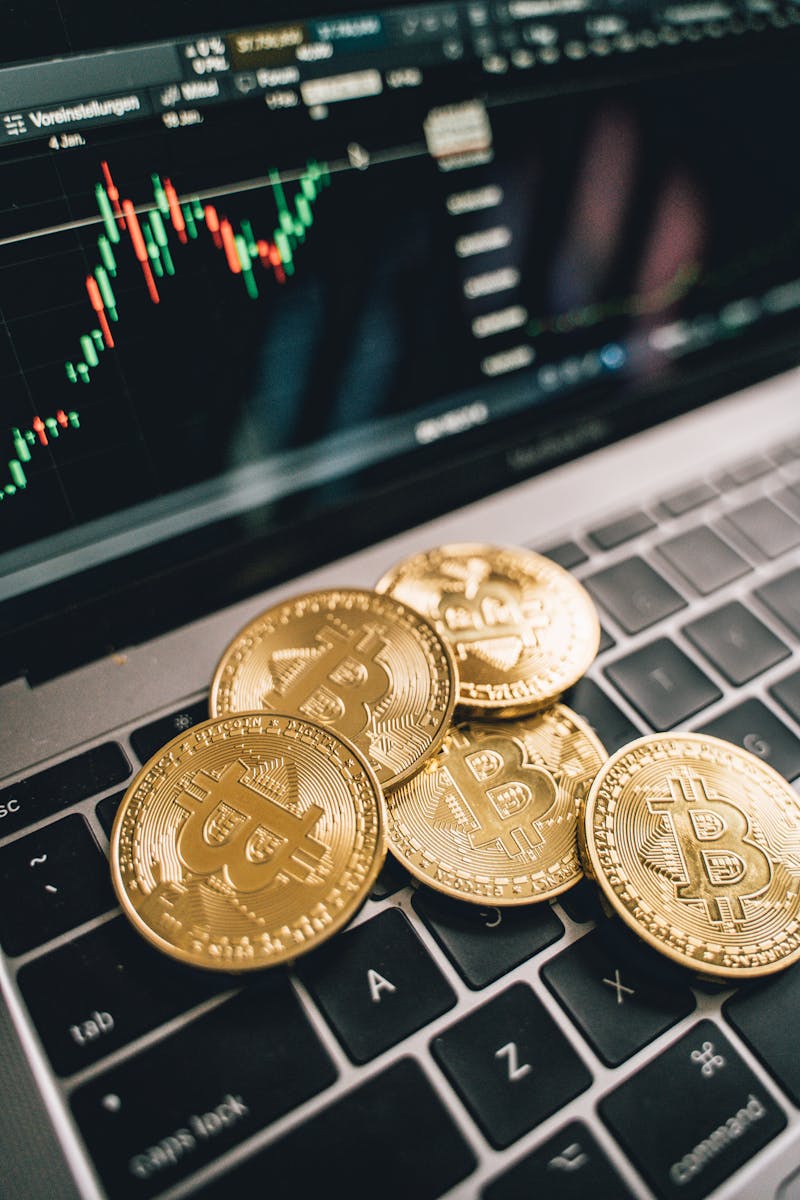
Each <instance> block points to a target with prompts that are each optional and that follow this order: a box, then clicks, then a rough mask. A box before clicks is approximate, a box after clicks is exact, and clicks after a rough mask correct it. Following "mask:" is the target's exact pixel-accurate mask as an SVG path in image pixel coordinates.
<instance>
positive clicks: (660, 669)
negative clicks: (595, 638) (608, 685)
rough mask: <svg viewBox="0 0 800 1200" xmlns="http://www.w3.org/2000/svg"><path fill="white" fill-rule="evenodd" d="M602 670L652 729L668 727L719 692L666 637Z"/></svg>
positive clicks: (709, 700) (699, 707)
mask: <svg viewBox="0 0 800 1200" xmlns="http://www.w3.org/2000/svg"><path fill="white" fill-rule="evenodd" d="M605 673H606V675H607V676H608V678H609V679H610V680H611V681H612V682H613V683H615V684H616V686H617V687H618V688H619V690H620V691H621V692H622V694H623V695H624V696H626V697H627V698H628V700H629V701H630V702H631V704H632V705H633V707H634V708H635V709H636V710H637V711H638V712H640V713H641V714H642V716H643V717H644V718H645V720H646V721H648V722H649V724H650V725H651V726H652V727H653V729H658V730H664V729H671V728H672V727H673V725H678V724H680V722H681V721H685V720H686V719H687V717H691V716H693V715H694V714H695V713H697V712H700V710H701V709H703V708H705V707H706V705H708V704H711V703H712V701H714V700H718V699H719V698H720V696H721V695H722V692H720V690H719V688H718V687H717V686H716V684H713V683H712V682H711V680H710V679H709V678H708V677H707V676H706V675H704V674H703V672H702V671H701V670H700V668H699V667H696V666H695V665H694V663H693V662H692V661H691V660H690V659H688V658H687V657H686V655H685V654H684V653H683V652H682V651H681V650H679V649H678V647H677V646H675V645H674V644H673V643H672V642H671V641H669V639H668V638H659V639H658V640H657V641H655V642H650V644H649V645H647V646H642V648H641V649H640V650H634V652H633V653H632V654H628V655H626V656H625V657H624V658H618V659H617V661H616V662H613V663H610V664H609V665H608V666H607V667H606V669H605Z"/></svg>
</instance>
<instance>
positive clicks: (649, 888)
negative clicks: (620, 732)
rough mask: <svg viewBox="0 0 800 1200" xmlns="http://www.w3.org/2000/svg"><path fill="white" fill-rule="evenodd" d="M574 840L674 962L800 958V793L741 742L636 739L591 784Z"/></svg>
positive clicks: (725, 963) (730, 971) (705, 965)
mask: <svg viewBox="0 0 800 1200" xmlns="http://www.w3.org/2000/svg"><path fill="white" fill-rule="evenodd" d="M579 846H580V851H581V857H582V859H583V863H584V868H585V870H586V873H587V875H589V876H592V877H594V879H595V880H596V882H597V883H598V885H599V887H600V889H601V892H602V894H603V896H604V898H605V901H606V904H607V906H608V907H610V909H611V910H612V911H613V912H614V913H617V914H618V915H619V916H620V917H622V919H623V920H624V921H625V922H626V923H627V924H628V925H629V926H630V927H631V928H632V929H633V930H634V932H635V933H637V934H638V935H639V937H640V938H642V939H643V940H644V941H646V942H648V943H649V944H650V945H651V946H654V947H655V948H656V949H657V950H660V951H662V952H663V953H664V954H666V955H668V956H669V957H670V958H671V959H673V960H674V961H675V962H677V963H680V964H682V965H683V966H686V967H690V968H691V969H693V970H694V971H696V972H698V973H700V974H703V975H709V976H714V977H723V978H726V979H745V978H748V977H750V976H757V975H767V974H770V973H771V972H773V971H778V970H781V969H782V968H783V967H786V966H788V965H789V964H790V963H792V962H795V961H796V960H797V959H798V958H800V797H798V796H797V794H796V793H795V792H794V790H793V789H792V788H791V787H790V786H789V784H788V783H787V782H786V781H785V780H784V779H783V778H782V777H781V776H780V775H778V774H777V772H776V771H773V770H772V768H771V767H768V766H766V764H765V763H763V762H761V761H760V759H758V758H756V757H755V756H754V755H752V754H748V753H747V751H745V750H740V749H739V748H738V747H737V746H734V745H731V744H730V743H728V742H723V741H721V740H719V739H718V738H713V737H707V736H705V735H704V734H699V733H673V734H653V735H650V736H648V737H643V738H639V739H638V740H637V741H635V742H631V744H630V745H628V746H624V747H623V748H622V749H621V750H620V751H618V753H617V754H615V755H614V756H613V757H612V758H611V759H609V761H608V762H607V763H606V764H605V766H604V767H603V769H602V770H601V771H600V773H599V775H598V776H597V779H596V780H595V782H594V784H593V785H592V789H591V791H590V793H589V796H588V799H587V801H586V807H585V813H584V816H583V819H582V821H581V822H580V823H579Z"/></svg>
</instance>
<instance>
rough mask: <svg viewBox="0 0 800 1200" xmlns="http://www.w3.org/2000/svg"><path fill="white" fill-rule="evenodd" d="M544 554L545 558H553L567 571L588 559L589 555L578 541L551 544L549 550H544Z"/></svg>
mask: <svg viewBox="0 0 800 1200" xmlns="http://www.w3.org/2000/svg"><path fill="white" fill-rule="evenodd" d="M542 554H543V555H544V556H545V558H552V560H553V562H556V563H558V565H559V566H560V567H563V568H564V570H565V571H571V570H572V568H573V567H578V566H580V564H581V563H585V562H586V561H587V555H586V554H584V552H583V550H581V548H580V546H579V545H578V544H577V543H576V542H561V543H559V545H558V546H551V547H550V549H549V550H542Z"/></svg>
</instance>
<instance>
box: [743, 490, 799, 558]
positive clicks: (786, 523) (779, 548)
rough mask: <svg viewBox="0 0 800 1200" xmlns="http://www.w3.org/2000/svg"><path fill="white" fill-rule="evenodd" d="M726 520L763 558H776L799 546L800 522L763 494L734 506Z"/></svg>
mask: <svg viewBox="0 0 800 1200" xmlns="http://www.w3.org/2000/svg"><path fill="white" fill-rule="evenodd" d="M728 520H729V521H731V523H732V524H733V525H735V527H736V528H737V529H738V530H739V532H740V533H741V534H742V535H743V536H744V537H745V538H746V539H747V541H748V542H749V543H750V544H751V545H752V546H754V547H755V549H756V550H758V551H759V553H760V554H764V555H766V557H767V558H778V557H779V556H780V555H781V554H785V553H786V551H787V550H792V549H793V548H794V547H795V546H800V525H798V524H797V522H796V521H795V520H794V519H793V518H792V517H790V516H789V514H788V513H787V512H784V511H783V509H782V508H778V506H777V504H773V502H772V501H771V500H767V499H766V498H765V497H762V498H761V499H760V500H754V501H753V502H752V503H751V504H745V505H744V506H743V507H742V508H737V509H736V511H735V512H732V513H729V514H728Z"/></svg>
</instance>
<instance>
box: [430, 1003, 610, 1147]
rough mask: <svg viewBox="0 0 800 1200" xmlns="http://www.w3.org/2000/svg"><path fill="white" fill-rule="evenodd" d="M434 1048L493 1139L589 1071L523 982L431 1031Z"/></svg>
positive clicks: (514, 1134)
mask: <svg viewBox="0 0 800 1200" xmlns="http://www.w3.org/2000/svg"><path fill="white" fill-rule="evenodd" d="M431 1049H432V1051H433V1054H434V1057H435V1058H436V1060H437V1062H438V1063H439V1066H440V1067H441V1068H442V1070H443V1071H444V1073H445V1074H446V1075H447V1077H448V1078H449V1080H450V1082H451V1083H452V1085H453V1087H454V1088H455V1089H456V1091H457V1092H458V1094H459V1095H460V1096H461V1099H462V1100H463V1101H464V1103H465V1104H466V1106H467V1108H468V1109H469V1110H470V1112H471V1113H472V1115H473V1117H474V1118H475V1120H476V1121H477V1123H478V1125H480V1127H481V1129H482V1130H483V1132H484V1133H485V1134H486V1137H487V1138H488V1139H489V1141H490V1142H491V1144H492V1145H493V1146H495V1147H496V1148H498V1149H502V1148H503V1147H504V1146H510V1145H511V1143H512V1142H515V1141H516V1140H517V1138H520V1137H522V1135H523V1134H524V1133H527V1132H528V1130H529V1129H533V1127H534V1126H535V1125H538V1124H539V1122H540V1121H543V1120H544V1119H545V1117H549V1116H550V1114H551V1113H554V1112H556V1111H557V1110H558V1109H559V1108H561V1107H562V1106H563V1105H564V1104H566V1103H567V1102H568V1101H570V1100H572V1098H573V1097H574V1096H577V1095H578V1093H579V1092H583V1091H585V1090H586V1088H588V1087H589V1085H590V1084H591V1082H592V1077H591V1075H590V1074H589V1072H588V1070H587V1069H586V1067H585V1066H584V1065H583V1063H582V1062H581V1060H580V1059H579V1058H578V1056H577V1054H576V1053H575V1051H574V1050H573V1049H572V1047H571V1046H570V1044H569V1042H568V1041H567V1039H566V1038H565V1037H564V1035H563V1033H562V1032H561V1030H560V1029H559V1028H558V1026H557V1025H556V1023H555V1021H554V1020H553V1019H552V1017H551V1016H550V1015H549V1014H548V1012H547V1010H546V1009H545V1007H544V1005H543V1004H541V1002H540V1001H539V1000H537V998H536V996H535V995H534V994H533V992H532V991H531V989H530V988H529V987H528V985H527V984H526V983H515V984H512V986H511V987H509V988H506V990H505V991H504V992H501V993H500V994H499V995H498V996H495V997H494V998H493V999H492V1000H490V1001H489V1002H488V1003H487V1004H484V1005H483V1006H482V1007H481V1008H479V1009H477V1010H476V1011H475V1012H471V1013H470V1014H469V1016H467V1017H464V1019H463V1020H461V1021H459V1022H458V1023H457V1024H456V1025H451V1026H450V1028H449V1029H446V1030H445V1031H444V1033H441V1034H440V1035H439V1036H438V1037H436V1038H434V1039H433V1042H432V1043H431Z"/></svg>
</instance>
